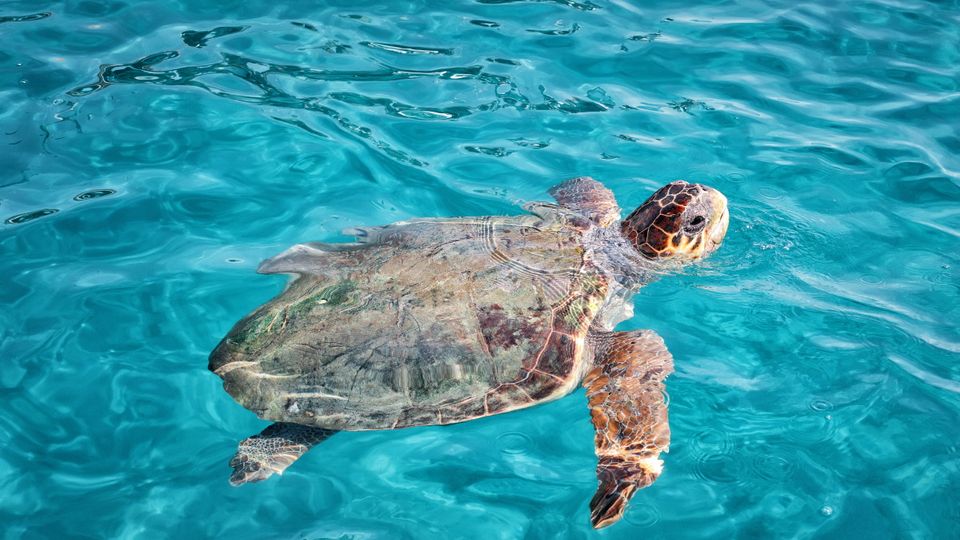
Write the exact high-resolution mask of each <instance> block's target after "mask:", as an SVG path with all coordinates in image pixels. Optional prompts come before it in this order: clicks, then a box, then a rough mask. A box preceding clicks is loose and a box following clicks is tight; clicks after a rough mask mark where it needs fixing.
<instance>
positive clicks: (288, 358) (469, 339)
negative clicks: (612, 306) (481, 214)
mask: <svg viewBox="0 0 960 540" xmlns="http://www.w3.org/2000/svg"><path fill="white" fill-rule="evenodd" d="M546 214H547V215H540V216H536V215H525V216H515V217H486V218H464V219H445V220H417V221H410V222H404V223H398V224H394V225H390V226H386V227H378V228H372V229H355V230H353V231H351V232H352V233H353V234H355V235H356V236H357V237H358V240H360V243H356V244H340V245H337V244H301V245H297V246H294V247H293V248H291V249H289V250H287V251H286V252H284V253H282V254H280V255H279V256H277V257H275V258H273V259H269V260H267V261H265V262H264V263H263V265H261V268H260V271H261V272H263V273H294V274H296V275H297V277H296V279H295V280H293V281H292V283H291V284H290V286H289V287H288V288H287V289H286V290H285V291H284V292H283V293H281V294H280V295H279V296H277V297H276V298H274V299H273V300H271V301H270V302H268V303H266V304H264V305H263V306H261V307H260V308H258V309H257V310H256V311H254V312H253V313H251V314H250V315H248V316H247V317H245V318H244V319H243V320H241V321H240V322H238V323H237V324H236V325H235V326H234V328H233V329H232V330H231V331H230V333H229V334H228V335H227V336H226V337H225V338H224V339H223V341H221V343H220V344H219V345H218V346H217V348H216V349H215V350H214V351H213V353H212V354H211V356H210V369H211V370H212V371H214V372H215V373H216V374H218V375H219V376H221V377H222V378H223V379H224V387H225V388H226V390H227V392H229V393H230V394H231V395H232V396H233V397H234V398H235V399H236V400H237V401H238V402H239V403H241V404H242V405H244V406H245V407H247V408H248V409H250V410H252V411H254V412H255V413H257V414H258V415H259V416H260V417H262V418H264V419H269V420H273V421H283V422H295V423H299V424H308V425H314V426H319V427H324V428H329V429H338V430H362V429H390V428H400V427H407V426H415V425H428V424H447V423H453V422H461V421H464V420H470V419H473V418H477V417H481V416H486V415H491V414H496V413H500V412H505V411H509V410H514V409H518V408H522V407H527V406H530V405H534V404H536V403H539V402H543V401H547V400H550V399H554V398H558V397H561V396H563V395H565V394H566V393H568V392H570V391H571V390H572V389H573V388H575V387H576V386H577V384H578V383H579V381H580V378H581V376H582V374H583V371H584V362H585V360H584V345H583V344H584V337H585V335H586V333H587V331H588V328H589V326H590V323H591V321H592V320H593V318H594V317H595V316H596V314H597V311H598V310H599V309H600V307H601V306H602V304H603V303H604V301H605V299H606V296H607V289H608V286H607V279H606V278H605V277H604V275H603V274H602V273H601V272H600V271H599V270H598V268H597V267H596V266H594V264H593V263H592V262H591V260H590V256H589V251H588V250H585V249H584V246H583V244H582V240H583V236H584V234H585V233H586V231H587V229H588V228H589V227H591V224H590V223H589V222H587V221H586V220H584V219H583V218H581V217H579V216H576V215H573V214H570V215H567V214H565V213H564V212H563V211H561V210H557V211H556V212H554V213H552V214H551V213H546Z"/></svg>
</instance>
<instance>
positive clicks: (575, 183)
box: [550, 176, 620, 227]
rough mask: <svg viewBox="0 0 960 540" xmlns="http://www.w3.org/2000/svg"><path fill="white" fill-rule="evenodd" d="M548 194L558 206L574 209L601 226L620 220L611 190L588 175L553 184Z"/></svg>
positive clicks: (618, 210)
mask: <svg viewBox="0 0 960 540" xmlns="http://www.w3.org/2000/svg"><path fill="white" fill-rule="evenodd" d="M550 195H552V196H553V198H554V199H556V200H557V202H558V203H560V206H562V207H564V208H569V209H570V210H575V211H577V212H579V213H581V214H583V215H584V216H586V217H588V218H590V220H592V221H593V222H594V223H596V224H597V225H600V226H601V227H606V226H608V225H611V224H613V223H617V222H619V221H620V207H619V206H618V205H617V199H616V198H614V196H613V192H611V191H610V190H609V189H607V188H606V187H604V186H603V184H601V183H600V182H597V181H596V180H594V179H593V178H590V177H589V176H581V177H579V178H574V179H572V180H567V181H566V182H564V183H562V184H560V185H558V186H554V187H553V188H551V189H550Z"/></svg>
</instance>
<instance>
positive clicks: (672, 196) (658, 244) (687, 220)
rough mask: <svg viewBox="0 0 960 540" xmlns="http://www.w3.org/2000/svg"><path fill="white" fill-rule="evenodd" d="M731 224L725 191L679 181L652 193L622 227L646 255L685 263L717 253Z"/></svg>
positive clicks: (651, 257) (630, 239)
mask: <svg viewBox="0 0 960 540" xmlns="http://www.w3.org/2000/svg"><path fill="white" fill-rule="evenodd" d="M729 223H730V214H729V213H728V212H727V198H726V197H724V196H723V194H722V193H720V192H719V191H717V190H715V189H713V188H709V187H707V186H704V185H701V184H690V183H687V182H685V181H683V180H677V181H675V182H670V183H669V184H667V185H665V186H663V187H662V188H660V189H659V190H657V192H656V193H654V194H653V195H651V196H650V198H649V199H647V200H646V202H644V203H643V204H642V205H640V207H639V208H637V209H636V210H634V211H633V213H632V214H630V215H629V216H628V217H627V219H625V220H623V222H622V223H621V224H620V230H621V232H623V235H624V236H626V237H627V239H628V240H629V241H630V243H631V244H633V247H634V248H636V250H637V251H639V252H640V253H641V254H642V255H643V256H644V257H646V258H648V259H652V260H657V261H666V260H671V261H676V262H680V263H685V262H691V261H695V260H698V259H702V258H704V257H706V256H707V255H710V254H711V253H713V251H714V250H715V249H717V247H719V246H720V242H722V241H723V236H724V235H725V234H726V233H727V225H728V224H729Z"/></svg>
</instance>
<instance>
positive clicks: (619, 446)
mask: <svg viewBox="0 0 960 540" xmlns="http://www.w3.org/2000/svg"><path fill="white" fill-rule="evenodd" d="M596 340H597V341H596V345H595V347H596V352H595V357H594V365H595V366H596V367H595V368H594V369H593V370H592V371H590V373H588V374H587V376H586V377H585V378H584V379H583V385H584V386H586V387H587V398H588V399H589V400H590V401H589V403H590V416H591V417H592V420H593V426H594V429H595V430H596V437H595V439H594V443H595V444H596V452H597V457H598V458H599V462H598V463H597V479H598V480H599V481H600V485H599V486H598V488H597V493H596V495H594V496H593V500H591V501H590V521H591V522H592V523H593V526H594V527H595V528H597V529H599V528H601V527H606V526H607V525H611V524H613V523H615V522H616V521H617V520H619V519H620V517H621V516H622V515H623V512H624V511H625V510H626V508H627V503H628V502H629V501H630V498H631V497H633V494H634V493H636V492H637V490H639V489H642V488H644V487H646V486H648V485H650V484H652V483H653V482H654V481H655V480H656V479H657V477H658V476H660V471H661V469H662V468H663V462H662V461H661V460H660V459H659V456H660V452H666V451H667V450H668V448H669V446H670V426H669V425H668V424H667V404H666V401H665V400H664V387H663V380H664V379H665V378H666V377H667V375H669V374H670V373H672V372H673V357H672V356H671V355H670V352H669V351H668V350H667V348H666V346H665V345H664V344H663V339H661V338H660V336H658V335H657V334H656V333H655V332H653V331H651V330H640V331H633V332H614V333H610V334H604V335H602V336H599V337H597V338H596Z"/></svg>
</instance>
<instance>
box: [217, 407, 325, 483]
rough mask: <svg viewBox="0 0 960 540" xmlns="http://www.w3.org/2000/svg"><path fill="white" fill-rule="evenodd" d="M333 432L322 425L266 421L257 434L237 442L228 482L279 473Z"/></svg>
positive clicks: (265, 477) (241, 481) (255, 480)
mask: <svg viewBox="0 0 960 540" xmlns="http://www.w3.org/2000/svg"><path fill="white" fill-rule="evenodd" d="M334 433H336V431H334V430H332V429H323V428H317V427H312V426H303V425H300V424H291V423H289V422H277V423H275V424H270V425H269V426H267V429H265V430H263V431H261V432H260V434H259V435H254V436H253V437H250V438H247V439H244V440H243V441H241V442H240V447H239V448H238V449H237V454H236V455H235V456H233V458H232V459H231V460H230V466H231V467H233V473H232V474H231V475H230V484H231V485H233V486H239V485H241V484H246V483H247V482H259V481H261V480H266V479H267V478H269V477H270V476H272V475H273V474H274V473H277V474H283V471H284V470H285V469H286V468H287V467H289V466H290V464H291V463H293V462H294V461H296V460H297V459H299V458H300V456H302V455H303V454H305V453H307V450H310V449H311V448H313V447H314V446H316V445H317V444H320V443H321V442H323V441H324V440H326V439H327V438H329V437H330V436H331V435H333V434H334Z"/></svg>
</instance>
